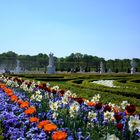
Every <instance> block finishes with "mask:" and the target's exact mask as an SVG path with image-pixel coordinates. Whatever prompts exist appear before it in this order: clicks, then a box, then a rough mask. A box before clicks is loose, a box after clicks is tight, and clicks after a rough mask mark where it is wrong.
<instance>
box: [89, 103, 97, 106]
mask: <svg viewBox="0 0 140 140" xmlns="http://www.w3.org/2000/svg"><path fill="white" fill-rule="evenodd" d="M87 105H88V106H95V105H96V103H95V102H88V103H87Z"/></svg>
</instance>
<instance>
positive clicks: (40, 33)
mask: <svg viewBox="0 0 140 140" xmlns="http://www.w3.org/2000/svg"><path fill="white" fill-rule="evenodd" d="M139 7H140V0H0V53H3V52H7V51H14V52H16V53H18V54H30V55H36V54H38V53H46V54H49V53H50V52H53V53H54V55H55V56H57V57H65V56H68V55H70V54H71V53H75V52H80V53H82V54H89V55H94V56H99V57H104V58H105V59H115V58H120V59H123V58H130V59H131V58H134V57H135V58H140V8H139Z"/></svg>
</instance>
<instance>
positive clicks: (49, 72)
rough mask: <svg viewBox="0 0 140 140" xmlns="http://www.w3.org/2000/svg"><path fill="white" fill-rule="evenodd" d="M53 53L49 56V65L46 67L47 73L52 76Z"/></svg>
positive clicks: (53, 70)
mask: <svg viewBox="0 0 140 140" xmlns="http://www.w3.org/2000/svg"><path fill="white" fill-rule="evenodd" d="M53 55H54V54H53V53H50V54H49V65H48V66H47V73H48V74H54V73H55V65H54V58H53Z"/></svg>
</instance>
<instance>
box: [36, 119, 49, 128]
mask: <svg viewBox="0 0 140 140" xmlns="http://www.w3.org/2000/svg"><path fill="white" fill-rule="evenodd" d="M49 123H50V121H48V120H44V121H41V122H39V124H38V128H40V129H41V128H44V126H45V125H46V124H49Z"/></svg>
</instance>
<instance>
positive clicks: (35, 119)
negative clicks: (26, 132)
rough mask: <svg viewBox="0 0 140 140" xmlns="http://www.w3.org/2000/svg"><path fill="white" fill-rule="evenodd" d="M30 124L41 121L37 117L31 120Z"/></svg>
mask: <svg viewBox="0 0 140 140" xmlns="http://www.w3.org/2000/svg"><path fill="white" fill-rule="evenodd" d="M29 121H30V122H39V119H38V118H37V117H31V118H30V119H29Z"/></svg>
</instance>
